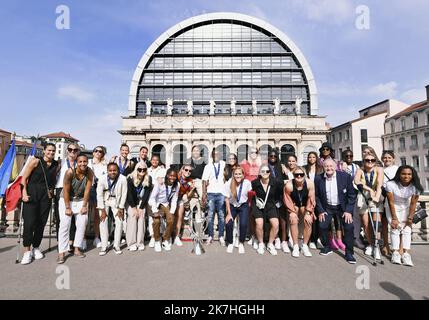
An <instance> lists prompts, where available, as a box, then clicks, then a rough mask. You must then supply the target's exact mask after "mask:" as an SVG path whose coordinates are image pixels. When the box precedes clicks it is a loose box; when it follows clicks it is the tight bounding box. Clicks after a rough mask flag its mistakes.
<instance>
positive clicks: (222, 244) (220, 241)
mask: <svg viewBox="0 0 429 320" xmlns="http://www.w3.org/2000/svg"><path fill="white" fill-rule="evenodd" d="M219 243H220V245H221V246H222V247H225V239H224V238H223V237H219Z"/></svg>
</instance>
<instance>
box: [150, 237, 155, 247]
mask: <svg viewBox="0 0 429 320" xmlns="http://www.w3.org/2000/svg"><path fill="white" fill-rule="evenodd" d="M153 247H155V238H154V237H151V238H150V241H149V248H153Z"/></svg>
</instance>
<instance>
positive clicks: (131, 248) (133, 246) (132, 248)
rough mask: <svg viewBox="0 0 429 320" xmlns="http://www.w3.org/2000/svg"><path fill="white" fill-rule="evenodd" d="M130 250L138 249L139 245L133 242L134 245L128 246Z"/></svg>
mask: <svg viewBox="0 0 429 320" xmlns="http://www.w3.org/2000/svg"><path fill="white" fill-rule="evenodd" d="M128 250H130V251H137V246H136V245H135V244H133V245H132V246H130V247H129V248H128Z"/></svg>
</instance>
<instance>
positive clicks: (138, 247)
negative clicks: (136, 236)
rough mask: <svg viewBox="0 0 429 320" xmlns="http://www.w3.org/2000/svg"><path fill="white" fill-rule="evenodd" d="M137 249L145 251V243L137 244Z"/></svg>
mask: <svg viewBox="0 0 429 320" xmlns="http://www.w3.org/2000/svg"><path fill="white" fill-rule="evenodd" d="M137 249H138V250H139V251H143V250H144V244H143V243H141V244H139V245H138V246H137Z"/></svg>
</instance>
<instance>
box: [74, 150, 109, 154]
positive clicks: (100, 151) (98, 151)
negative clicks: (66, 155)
mask: <svg viewBox="0 0 429 320" xmlns="http://www.w3.org/2000/svg"><path fill="white" fill-rule="evenodd" d="M69 151H70V150H69ZM94 153H103V154H104V152H103V150H100V149H96V150H94Z"/></svg>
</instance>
